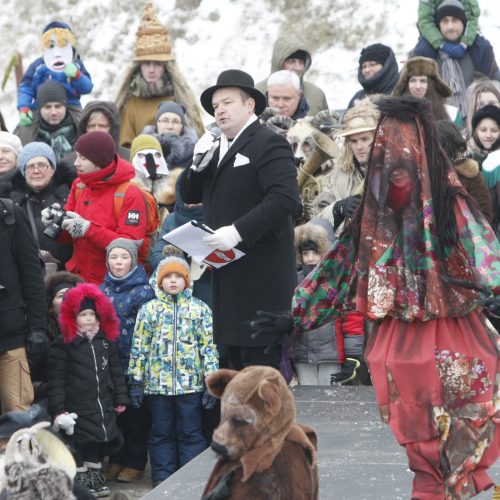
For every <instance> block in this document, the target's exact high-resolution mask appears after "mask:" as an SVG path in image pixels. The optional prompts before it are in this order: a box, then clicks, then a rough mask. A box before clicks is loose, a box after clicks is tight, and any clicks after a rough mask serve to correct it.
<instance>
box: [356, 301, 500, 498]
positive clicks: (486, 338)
mask: <svg viewBox="0 0 500 500" xmlns="http://www.w3.org/2000/svg"><path fill="white" fill-rule="evenodd" d="M499 351H500V337H499V335H498V333H496V331H495V330H494V329H493V328H492V327H491V325H490V324H489V322H488V321H487V320H486V318H485V317H484V316H483V314H482V313H481V312H479V311H473V312H471V313H470V314H468V315H467V316H464V317H460V318H443V319H435V320H431V321H425V322H422V321H413V322H411V323H406V322H403V321H401V320H399V319H396V318H390V317H387V318H385V319H384V320H383V321H382V322H381V323H380V324H378V325H376V326H375V327H374V328H373V330H372V332H371V334H370V337H369V340H368V344H367V348H366V353H365V358H366V361H367V363H368V365H369V368H370V373H371V377H372V381H373V385H374V388H375V393H376V398H377V404H378V406H379V409H380V412H381V415H382V418H383V420H384V421H385V422H387V423H388V424H389V425H390V427H391V430H392V432H393V433H394V435H395V437H396V439H397V440H398V442H399V443H400V444H401V445H403V446H405V447H406V451H407V454H408V458H409V463H410V468H411V469H412V470H413V471H414V472H415V479H414V485H413V498H418V499H420V500H427V499H445V498H449V499H452V498H453V499H465V498H469V497H471V496H474V495H475V494H476V493H478V492H480V491H482V490H484V489H486V488H488V487H490V486H491V485H492V484H493V483H492V481H491V479H490V478H489V476H488V474H487V473H486V469H487V468H488V467H489V466H490V465H491V464H493V463H494V462H495V460H496V458H497V457H498V454H499V444H500V443H499V438H500V432H496V428H497V426H498V423H499V422H500V392H499V385H500V384H499V382H500V375H499V371H500V370H499V359H498V353H499Z"/></svg>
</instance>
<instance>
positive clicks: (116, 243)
mask: <svg viewBox="0 0 500 500" xmlns="http://www.w3.org/2000/svg"><path fill="white" fill-rule="evenodd" d="M141 245H142V240H129V239H127V238H116V240H113V241H112V242H111V243H110V244H109V245H108V246H107V247H106V267H107V268H108V271H109V265H108V257H109V252H111V250H113V248H123V249H124V250H126V251H127V252H128V253H129V254H130V256H131V257H132V268H131V269H134V268H135V267H136V266H137V254H138V252H139V247H140V246H141Z"/></svg>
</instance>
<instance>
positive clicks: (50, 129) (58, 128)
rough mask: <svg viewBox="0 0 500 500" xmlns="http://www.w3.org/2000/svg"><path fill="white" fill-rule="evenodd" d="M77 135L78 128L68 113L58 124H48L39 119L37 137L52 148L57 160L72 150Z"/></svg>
mask: <svg viewBox="0 0 500 500" xmlns="http://www.w3.org/2000/svg"><path fill="white" fill-rule="evenodd" d="M77 137H78V129H77V126H76V124H75V122H74V121H73V119H72V118H71V115H70V114H69V113H66V117H65V118H64V120H63V121H62V122H61V123H60V124H59V125H50V124H48V123H47V122H46V121H45V120H43V119H40V129H39V131H38V138H39V139H40V140H41V141H43V142H45V143H46V144H48V145H49V146H50V147H51V148H52V149H53V150H54V153H55V155H56V158H57V160H58V161H59V160H61V159H62V158H63V157H65V156H66V155H68V154H70V153H72V152H73V144H75V142H76V139H77Z"/></svg>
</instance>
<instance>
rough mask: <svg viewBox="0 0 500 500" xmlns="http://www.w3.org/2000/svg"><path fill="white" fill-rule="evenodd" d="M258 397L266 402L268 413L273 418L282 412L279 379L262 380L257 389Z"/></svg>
mask: <svg viewBox="0 0 500 500" xmlns="http://www.w3.org/2000/svg"><path fill="white" fill-rule="evenodd" d="M280 376H281V375H280ZM257 395H258V396H259V398H260V399H261V401H263V402H264V406H265V407H266V411H267V412H268V413H269V414H271V415H272V416H273V417H274V416H276V415H277V414H278V413H279V412H280V410H281V389H280V384H279V381H278V379H277V378H268V379H266V380H262V381H261V382H260V383H259V386H258V388H257Z"/></svg>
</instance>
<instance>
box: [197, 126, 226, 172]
mask: <svg viewBox="0 0 500 500" xmlns="http://www.w3.org/2000/svg"><path fill="white" fill-rule="evenodd" d="M208 133H209V134H210V135H211V136H212V137H213V140H214V143H215V141H216V140H217V139H218V138H219V137H220V135H221V130H220V128H219V127H211V128H210V130H208ZM213 149H214V146H213V145H212V147H211V148H210V149H209V150H208V151H205V152H204V153H198V154H197V155H195V157H194V158H193V164H192V165H191V168H192V169H193V170H197V169H198V167H199V166H200V164H201V162H202V160H203V159H204V158H205V156H207V154H208V153H209V152H210V151H212V154H213ZM210 160H211V157H210V158H209V159H208V161H210ZM208 161H207V163H208Z"/></svg>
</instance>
